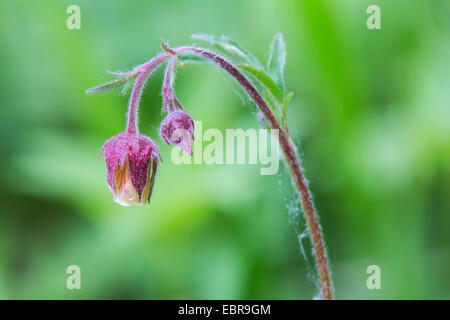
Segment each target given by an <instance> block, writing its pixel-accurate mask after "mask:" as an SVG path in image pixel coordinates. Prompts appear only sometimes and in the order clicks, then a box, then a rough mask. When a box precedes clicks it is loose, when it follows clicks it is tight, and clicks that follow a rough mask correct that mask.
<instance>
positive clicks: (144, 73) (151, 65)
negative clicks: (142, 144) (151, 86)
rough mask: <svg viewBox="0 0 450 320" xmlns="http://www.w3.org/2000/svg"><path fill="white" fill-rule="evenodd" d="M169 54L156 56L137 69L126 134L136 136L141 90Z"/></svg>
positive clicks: (129, 104)
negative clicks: (137, 74)
mask: <svg viewBox="0 0 450 320" xmlns="http://www.w3.org/2000/svg"><path fill="white" fill-rule="evenodd" d="M169 56H170V54H168V53H162V54H160V55H159V56H156V57H155V58H153V59H152V60H150V61H149V62H147V63H145V64H143V65H142V66H140V67H139V71H138V73H139V76H138V78H137V79H136V83H135V84H134V88H133V91H132V92H131V97H130V102H129V103H128V115H127V128H126V132H127V133H129V134H138V133H139V127H138V120H137V112H138V108H139V100H140V97H141V92H142V88H143V87H144V84H145V81H146V80H147V78H148V76H149V75H150V73H151V72H152V71H153V70H154V69H155V68H156V67H157V66H158V65H159V64H160V63H161V62H163V61H164V60H166V59H167V58H168V57H169Z"/></svg>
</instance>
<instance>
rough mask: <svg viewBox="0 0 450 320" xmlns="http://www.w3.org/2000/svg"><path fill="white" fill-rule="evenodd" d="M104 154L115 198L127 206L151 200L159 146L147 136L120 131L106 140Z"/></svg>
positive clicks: (158, 158) (110, 188)
mask: <svg viewBox="0 0 450 320" xmlns="http://www.w3.org/2000/svg"><path fill="white" fill-rule="evenodd" d="M102 153H105V160H106V171H107V180H108V185H109V190H110V191H111V193H112V194H113V196H114V201H116V202H117V203H119V204H121V205H123V206H129V205H133V204H144V203H147V202H149V201H150V196H151V194H152V190H153V184H154V182H155V175H156V169H157V166H158V163H159V161H160V156H159V151H158V146H157V145H156V144H155V143H154V142H153V141H152V140H151V139H150V138H148V137H146V136H143V135H140V134H128V133H120V134H118V135H115V136H113V137H112V138H110V139H109V140H108V141H106V143H105V145H104V146H103V149H102ZM102 153H100V155H101V154H102Z"/></svg>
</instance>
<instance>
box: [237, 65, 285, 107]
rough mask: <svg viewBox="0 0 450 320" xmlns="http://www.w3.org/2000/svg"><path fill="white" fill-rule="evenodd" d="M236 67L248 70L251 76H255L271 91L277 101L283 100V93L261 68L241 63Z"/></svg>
mask: <svg viewBox="0 0 450 320" xmlns="http://www.w3.org/2000/svg"><path fill="white" fill-rule="evenodd" d="M238 67H239V68H241V69H244V70H246V71H248V72H250V73H251V74H252V75H253V76H255V78H257V79H258V80H259V81H261V83H262V84H263V85H264V86H265V87H266V88H267V89H268V90H269V91H270V93H272V95H273V96H274V97H275V99H276V100H277V101H279V102H280V103H281V102H282V101H283V93H282V92H281V90H280V88H279V87H278V85H277V84H276V83H275V81H274V80H272V78H271V77H270V76H269V75H268V74H267V73H266V72H265V71H264V70H263V69H259V68H257V67H255V66H253V65H248V64H244V65H242V64H241V65H238Z"/></svg>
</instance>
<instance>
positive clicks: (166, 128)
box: [160, 110, 194, 155]
mask: <svg viewBox="0 0 450 320" xmlns="http://www.w3.org/2000/svg"><path fill="white" fill-rule="evenodd" d="M160 132H161V136H162V137H163V139H164V140H165V141H166V142H167V144H173V145H176V146H177V147H179V148H181V149H182V150H184V151H185V152H186V153H187V154H189V155H192V140H193V139H194V121H193V120H192V118H191V116H190V115H188V114H187V113H186V112H184V111H182V110H177V111H172V112H169V114H168V115H167V117H166V118H165V119H164V120H163V122H162V123H161V128H160Z"/></svg>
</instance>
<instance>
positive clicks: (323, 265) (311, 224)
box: [127, 47, 333, 300]
mask: <svg viewBox="0 0 450 320" xmlns="http://www.w3.org/2000/svg"><path fill="white" fill-rule="evenodd" d="M171 50H173V52H174V53H176V54H180V53H182V52H184V51H187V50H190V51H193V52H195V53H197V54H199V55H202V56H204V57H206V58H208V59H211V60H212V61H214V62H215V63H217V64H218V65H219V66H220V67H221V68H222V69H224V70H225V71H226V72H228V73H229V74H230V75H231V76H232V77H234V78H235V79H236V81H238V82H239V84H240V85H241V86H242V87H243V88H244V89H245V90H246V91H247V93H248V94H249V95H250V97H251V98H252V99H253V100H254V101H255V103H256V105H257V106H258V108H259V109H260V110H261V112H262V113H263V114H264V116H265V118H266V119H267V121H268V122H269V123H270V125H271V127H272V128H273V129H277V130H278V132H279V135H278V139H279V143H280V145H281V148H282V150H283V154H284V158H285V161H286V163H287V165H288V168H289V171H290V174H291V176H292V180H293V183H294V185H295V187H296V189H297V193H298V197H299V199H300V202H301V204H302V207H303V211H304V214H305V217H306V221H307V224H308V228H309V232H310V235H311V241H312V244H313V247H314V253H315V258H316V264H317V269H318V273H319V278H320V284H321V293H322V297H323V299H326V300H331V299H333V284H332V280H331V273H330V269H329V265H328V257H327V252H326V248H325V244H324V241H323V236H322V230H321V227H320V224H319V220H318V216H317V213H316V210H315V208H314V204H313V201H312V197H311V193H310V191H309V189H308V186H307V183H306V180H305V177H304V175H303V172H302V169H301V167H300V164H299V160H298V158H297V153H296V151H295V146H294V144H293V142H292V140H291V139H290V137H289V135H288V131H287V128H286V131H284V130H283V129H282V127H281V125H280V123H278V121H277V119H276V117H275V115H274V114H273V112H272V111H271V109H270V108H269V106H268V105H267V103H266V101H265V100H264V99H263V97H262V96H261V94H260V93H259V92H258V90H257V89H256V88H255V86H254V85H253V84H252V83H251V82H250V80H248V78H247V77H246V76H245V75H244V74H243V73H242V72H241V71H239V69H237V68H236V67H235V66H234V65H233V64H232V63H231V62H229V61H228V60H226V59H225V58H223V57H221V56H219V55H218V54H216V53H214V52H212V51H208V50H205V49H200V48H196V47H180V48H177V49H171ZM170 55H171V54H170V53H163V54H161V55H159V56H157V57H155V58H153V59H152V60H150V61H149V62H147V63H146V64H144V65H142V66H141V67H140V71H139V72H140V73H139V76H138V78H137V80H136V84H135V86H134V88H133V92H132V94H131V98H130V103H129V109H128V122H127V132H128V133H137V132H138V128H137V120H136V113H137V107H138V104H139V97H140V95H141V91H142V88H143V85H144V83H145V80H146V79H147V77H148V75H149V74H150V73H151V71H152V70H153V69H154V68H155V67H156V66H157V65H158V64H160V63H161V62H163V61H164V60H166V59H167V58H168V57H169V56H170Z"/></svg>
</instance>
